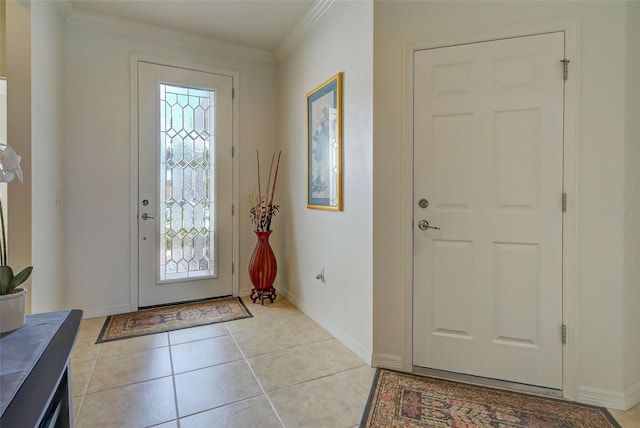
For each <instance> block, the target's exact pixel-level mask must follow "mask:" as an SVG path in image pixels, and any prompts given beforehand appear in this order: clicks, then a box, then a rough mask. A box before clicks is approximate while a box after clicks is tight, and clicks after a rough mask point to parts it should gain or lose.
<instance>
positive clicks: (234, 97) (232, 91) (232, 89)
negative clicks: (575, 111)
mask: <svg viewBox="0 0 640 428" xmlns="http://www.w3.org/2000/svg"><path fill="white" fill-rule="evenodd" d="M565 80H567V79H565ZM231 99H232V100H235V99H236V88H231Z"/></svg>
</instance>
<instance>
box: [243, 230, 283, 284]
mask: <svg viewBox="0 0 640 428" xmlns="http://www.w3.org/2000/svg"><path fill="white" fill-rule="evenodd" d="M255 234H256V236H257V238H258V242H257V243H256V247H255V248H254V249H253V254H251V261H249V277H250V278H251V282H252V283H253V286H254V287H255V290H257V291H265V290H269V289H271V288H272V286H273V281H275V279H276V273H278V263H277V261H276V256H275V255H274V254H273V250H272V249H271V245H270V244H269V235H271V231H270V230H268V231H266V232H255Z"/></svg>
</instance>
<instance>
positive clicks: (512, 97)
mask: <svg viewBox="0 0 640 428" xmlns="http://www.w3.org/2000/svg"><path fill="white" fill-rule="evenodd" d="M563 58H564V36H563V33H551V34H544V35H535V36H529V37H519V38H513V39H505V40H497V41H491V42H484V43H473V44H467V45H459V46H452V47H446V48H438V49H428V50H423V51H417V52H416V53H415V57H414V66H415V68H414V76H415V80H414V120H413V121H414V209H413V219H414V220H413V221H414V235H413V238H414V248H413V255H414V260H413V265H414V268H413V281H414V283H413V284H414V295H413V364H414V366H421V367H428V368H433V369H439V370H447V371H452V372H458V373H465V374H471V375H476V376H483V377H488V378H494V379H502V380H507V381H513V382H519V383H524V384H530V385H537V386H542V387H547V388H555V389H562V350H563V348H562V336H561V328H562V191H563V188H562V182H563V175H562V174H563V99H564V95H563V87H564V79H563V64H562V63H561V60H562V59H563ZM423 220H424V221H427V222H428V223H429V226H433V227H439V228H440V229H439V230H438V229H432V228H426V226H427V224H426V223H425V222H424V221H423Z"/></svg>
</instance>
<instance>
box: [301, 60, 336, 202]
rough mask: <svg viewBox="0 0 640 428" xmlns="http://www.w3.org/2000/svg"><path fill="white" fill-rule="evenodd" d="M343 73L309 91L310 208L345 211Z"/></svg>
mask: <svg viewBox="0 0 640 428" xmlns="http://www.w3.org/2000/svg"><path fill="white" fill-rule="evenodd" d="M342 205H343V192H342V73H338V74H336V75H335V76H333V77H331V78H330V79H329V80H327V81H325V82H324V83H322V84H321V85H320V86H318V87H316V88H315V89H314V90H312V91H311V92H309V93H307V208H312V209H319V210H332V211H342Z"/></svg>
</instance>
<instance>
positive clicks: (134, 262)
mask: <svg viewBox="0 0 640 428" xmlns="http://www.w3.org/2000/svg"><path fill="white" fill-rule="evenodd" d="M140 61H142V62H150V63H154V64H158V65H165V66H169V67H177V68H185V69H189V70H194V71H201V72H205V73H214V74H221V75H224V76H230V77H231V78H232V79H233V88H234V92H235V96H234V98H233V112H232V115H233V116H232V121H233V129H232V133H233V149H234V151H235V152H236V153H238V149H239V142H240V139H239V129H240V128H239V125H238V118H239V117H240V116H239V113H240V107H239V103H238V99H239V95H238V88H239V76H240V73H239V72H237V71H234V70H228V69H223V68H218V67H211V66H207V65H202V64H194V63H189V62H185V61H176V60H170V59H167V58H160V57H156V56H151V55H145V54H138V53H132V54H131V59H130V64H129V66H130V82H131V92H130V94H129V96H130V105H131V111H130V118H131V119H130V120H131V122H130V123H131V128H130V129H129V141H130V147H131V180H130V181H131V200H130V206H129V210H130V213H131V215H130V217H129V219H130V220H129V230H130V248H131V277H130V278H131V280H130V281H131V297H130V301H129V306H130V307H129V310H130V311H136V310H138V217H137V216H138V211H137V207H138V178H137V177H138V62H140ZM239 170H240V168H239V156H233V176H232V181H233V183H232V192H233V196H232V200H233V202H232V203H233V205H234V206H235V207H238V206H239V199H238V197H239V196H238V195H239V193H240V192H239V183H240V175H239ZM232 224H233V256H232V260H233V263H234V266H237V265H238V260H239V258H240V251H239V242H240V229H239V228H240V222H239V219H238V215H237V214H236V215H234V216H233V218H232ZM232 285H233V295H234V296H238V295H239V294H240V283H239V276H238V272H237V269H234V270H233V272H232Z"/></svg>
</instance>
